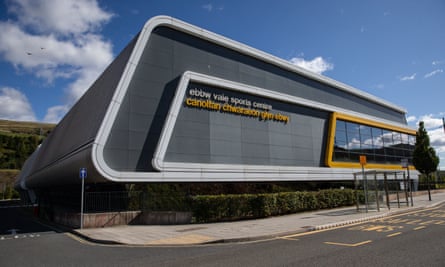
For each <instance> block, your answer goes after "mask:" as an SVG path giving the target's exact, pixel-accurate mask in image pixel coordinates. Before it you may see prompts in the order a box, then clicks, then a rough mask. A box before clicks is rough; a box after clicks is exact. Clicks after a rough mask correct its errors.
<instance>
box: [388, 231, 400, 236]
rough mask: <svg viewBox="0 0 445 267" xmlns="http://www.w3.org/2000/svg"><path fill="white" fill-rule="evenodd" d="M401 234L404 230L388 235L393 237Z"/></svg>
mask: <svg viewBox="0 0 445 267" xmlns="http://www.w3.org/2000/svg"><path fill="white" fill-rule="evenodd" d="M400 234H402V232H397V233H394V234H390V235H387V237H393V236H397V235H400Z"/></svg>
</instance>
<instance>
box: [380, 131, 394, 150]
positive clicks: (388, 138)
mask: <svg viewBox="0 0 445 267" xmlns="http://www.w3.org/2000/svg"><path fill="white" fill-rule="evenodd" d="M382 139H383V146H385V147H388V146H392V145H393V141H392V132H390V131H388V130H383V135H382Z"/></svg>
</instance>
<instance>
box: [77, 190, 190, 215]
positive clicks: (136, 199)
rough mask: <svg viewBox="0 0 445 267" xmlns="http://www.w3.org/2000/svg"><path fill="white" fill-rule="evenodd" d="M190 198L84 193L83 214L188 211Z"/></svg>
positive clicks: (181, 196)
mask: <svg viewBox="0 0 445 267" xmlns="http://www.w3.org/2000/svg"><path fill="white" fill-rule="evenodd" d="M190 205H191V204H190V197H188V196H186V195H175V194H154V193H148V192H141V191H129V192H128V191H123V192H86V193H85V200H84V207H85V212H88V213H92V212H111V211H134V210H143V211H190V209H191V208H190Z"/></svg>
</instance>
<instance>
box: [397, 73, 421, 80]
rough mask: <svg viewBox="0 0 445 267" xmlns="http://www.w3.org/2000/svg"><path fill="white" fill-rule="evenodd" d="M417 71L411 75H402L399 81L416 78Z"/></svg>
mask: <svg viewBox="0 0 445 267" xmlns="http://www.w3.org/2000/svg"><path fill="white" fill-rule="evenodd" d="M416 75H417V73H413V74H412V75H411V76H403V77H400V78H399V79H400V81H410V80H414V79H415V78H416Z"/></svg>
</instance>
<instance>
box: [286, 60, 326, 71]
mask: <svg viewBox="0 0 445 267" xmlns="http://www.w3.org/2000/svg"><path fill="white" fill-rule="evenodd" d="M289 61H290V62H291V63H292V64H294V65H296V66H298V67H301V68H303V69H306V70H308V71H312V72H315V73H318V74H322V73H323V72H325V71H328V70H333V69H334V64H332V63H329V62H327V61H326V60H324V59H323V58H322V57H316V58H314V59H312V60H305V59H304V58H299V57H294V58H291V59H290V60H289Z"/></svg>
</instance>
